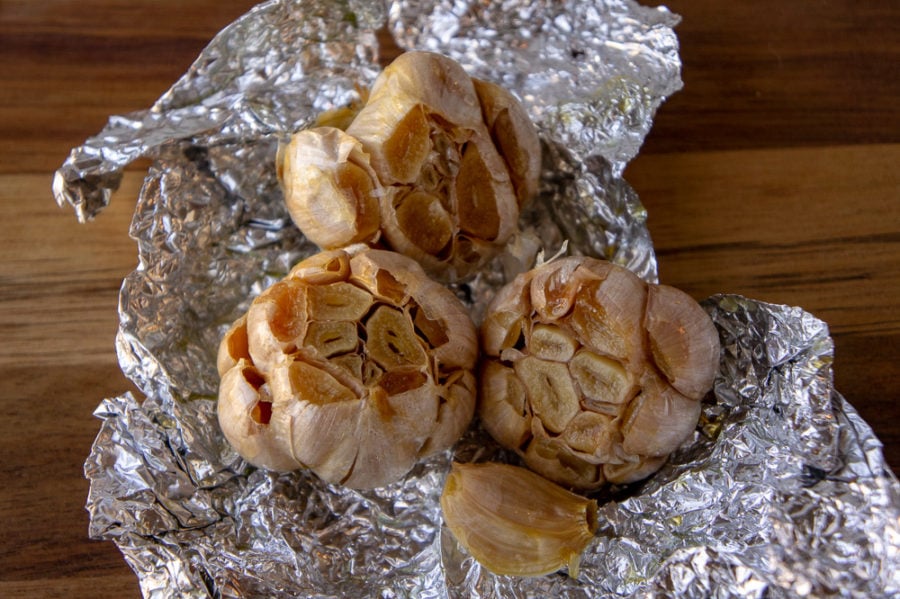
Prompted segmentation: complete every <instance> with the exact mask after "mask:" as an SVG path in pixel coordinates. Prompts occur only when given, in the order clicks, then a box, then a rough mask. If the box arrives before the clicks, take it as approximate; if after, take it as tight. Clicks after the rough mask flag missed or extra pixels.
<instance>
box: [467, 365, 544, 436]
mask: <svg viewBox="0 0 900 599" xmlns="http://www.w3.org/2000/svg"><path fill="white" fill-rule="evenodd" d="M480 385H481V393H480V395H479V398H480V403H479V416H480V418H481V422H482V424H483V426H484V427H485V430H487V432H488V434H490V435H491V437H493V438H494V439H496V440H497V442H498V443H500V444H501V445H503V446H504V447H512V448H520V447H522V446H523V445H524V444H525V442H526V441H527V440H528V439H529V438H530V437H531V412H530V410H529V409H528V407H527V405H526V398H525V387H524V385H522V382H521V381H520V380H519V377H517V376H516V374H515V372H514V371H513V369H512V368H508V367H506V366H503V365H502V364H501V363H499V362H494V361H491V362H486V363H485V364H484V367H483V368H482V370H481V377H480Z"/></svg>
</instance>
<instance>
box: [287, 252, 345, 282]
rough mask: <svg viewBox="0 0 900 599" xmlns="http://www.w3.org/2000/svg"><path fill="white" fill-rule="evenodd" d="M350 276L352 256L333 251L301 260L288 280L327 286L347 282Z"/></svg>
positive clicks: (289, 274) (290, 273)
mask: <svg viewBox="0 0 900 599" xmlns="http://www.w3.org/2000/svg"><path fill="white" fill-rule="evenodd" d="M349 275H350V255H349V254H348V253H347V252H345V251H344V250H331V251H324V252H319V253H318V254H313V255H312V256H310V257H309V258H306V259H305V260H301V261H300V262H298V263H297V264H295V265H294V267H293V268H291V271H290V272H289V273H288V276H287V277H286V278H288V279H301V280H303V281H305V282H306V283H308V284H310V285H327V284H329V283H339V282H341V281H346V280H347V277H348V276H349Z"/></svg>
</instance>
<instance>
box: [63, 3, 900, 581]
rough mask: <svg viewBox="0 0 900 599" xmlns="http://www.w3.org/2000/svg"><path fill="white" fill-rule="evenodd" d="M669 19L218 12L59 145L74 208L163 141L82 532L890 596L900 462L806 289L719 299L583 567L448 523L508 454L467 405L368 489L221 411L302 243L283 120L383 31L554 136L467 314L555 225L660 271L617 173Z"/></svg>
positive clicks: (287, 123) (338, 562) (430, 574)
mask: <svg viewBox="0 0 900 599" xmlns="http://www.w3.org/2000/svg"><path fill="white" fill-rule="evenodd" d="M677 23H678V17H677V16H675V15H673V14H672V13H671V12H669V11H667V10H665V9H657V8H647V7H643V6H640V5H638V4H637V3H635V2H630V1H627V0H596V1H593V2H576V1H568V2H565V1H561V2H556V1H551V0H543V1H532V0H529V1H520V0H506V1H499V2H493V3H487V2H479V1H475V0H469V1H466V0H459V1H446V2H441V1H437V0H410V1H407V2H385V3H377V2H360V1H352V0H345V1H341V2H331V1H324V0H323V1H319V2H316V1H311V0H307V1H303V0H294V1H289V0H272V1H270V2H266V3H263V4H260V5H258V6H257V7H256V8H254V9H253V10H251V11H250V12H249V13H247V14H246V15H245V16H243V17H242V18H240V19H239V20H238V21H236V22H235V23H233V24H232V25H230V26H229V27H227V28H226V29H225V30H223V31H222V32H221V33H220V34H219V35H218V36H217V37H216V38H215V39H214V40H212V42H211V43H210V45H209V46H208V47H207V48H206V50H204V52H203V53H202V54H201V56H200V57H199V58H198V59H197V61H196V62H195V64H194V65H193V66H192V67H191V68H190V70H189V71H188V72H187V73H186V74H185V75H184V76H183V77H182V78H181V79H180V80H179V81H178V82H176V83H175V84H174V86H173V87H172V88H171V89H170V90H169V91H168V92H167V93H166V94H165V95H164V96H163V97H161V98H160V99H159V100H158V101H157V103H156V104H155V105H154V106H153V107H151V108H150V109H148V110H145V111H141V112H137V113H134V114H130V115H125V116H116V117H113V118H111V119H110V121H109V124H108V125H107V127H106V128H105V129H104V130H103V131H102V132H100V133H99V134H98V135H97V136H96V137H93V138H91V139H89V140H87V141H86V142H85V144H84V145H83V146H81V147H79V148H76V149H74V150H73V151H72V153H71V155H70V157H69V159H68V160H67V161H66V162H65V164H64V165H63V166H62V167H61V168H60V169H59V171H58V172H57V174H56V177H55V179H54V185H53V187H54V193H55V195H56V197H57V201H58V202H60V203H61V204H70V205H71V206H72V207H73V208H74V210H75V212H76V215H77V217H78V218H79V219H80V220H87V219H90V218H93V217H94V216H95V215H97V214H98V213H99V212H100V210H101V209H102V208H103V206H105V205H106V203H107V202H108V201H109V196H110V193H111V191H112V190H114V189H115V188H116V186H117V185H118V182H119V180H120V178H121V173H122V170H123V169H124V167H125V166H126V165H128V164H129V163H130V162H131V161H133V160H135V159H136V158H138V157H142V156H144V157H150V158H152V159H153V166H152V167H151V169H150V171H149V172H148V174H147V177H146V180H145V183H144V186H143V188H142V190H141V193H140V197H139V198H138V199H137V206H136V210H135V215H134V220H133V223H132V227H131V234H132V236H133V237H134V238H135V240H136V241H137V243H138V252H139V266H138V268H137V269H136V270H135V271H134V272H133V273H131V274H130V275H129V276H128V277H127V278H126V279H125V281H124V282H123V285H122V290H121V295H120V309H119V313H120V328H119V334H118V337H117V352H118V355H119V362H120V365H121V368H122V370H123V372H125V374H126V375H127V376H128V377H129V378H130V379H131V380H133V381H134V382H135V384H136V385H137V386H138V388H139V389H140V391H141V392H142V394H143V395H144V397H143V398H140V399H138V398H135V397H133V396H132V395H131V394H125V395H122V396H120V397H116V398H110V399H105V400H103V401H102V402H101V403H100V405H99V407H98V408H97V410H96V416H98V417H99V418H100V419H101V420H102V424H101V428H100V432H99V434H98V436H97V439H96V441H95V443H94V446H93V448H92V451H91V453H90V455H89V456H88V458H87V461H86V463H85V474H86V476H87V478H88V479H89V480H90V483H91V487H90V494H89V497H88V502H87V509H88V511H89V513H90V534H91V535H92V536H93V537H95V538H100V539H109V540H112V541H114V542H115V543H116V544H117V545H118V546H119V548H120V549H121V551H122V554H123V555H124V557H125V559H126V560H127V562H128V563H129V565H130V566H131V567H132V568H133V569H134V571H135V572H136V573H137V575H138V578H139V582H140V586H141V590H142V592H143V594H144V596H145V597H197V598H200V597H247V598H249V597H354V598H356V597H485V598H487V597H496V598H500V597H585V598H587V597H622V596H638V597H659V596H663V597H698V598H699V597H759V598H762V597H767V598H775V597H794V596H816V597H825V596H841V597H860V598H862V597H866V598H868V597H889V596H892V595H895V594H897V593H900V567H898V566H900V555H898V553H900V549H898V548H900V486H898V483H897V480H896V478H895V477H894V476H893V474H892V473H891V472H890V469H889V468H888V467H887V465H886V464H885V462H884V458H883V455H882V451H881V444H880V443H879V441H878V440H877V439H876V438H875V437H874V435H873V433H872V430H871V428H870V427H869V426H868V425H867V424H866V423H865V422H863V421H862V420H861V419H860V418H859V416H858V414H857V413H856V412H855V411H854V409H853V408H852V407H851V406H850V405H848V404H847V403H846V402H845V401H844V400H843V398H842V397H841V396H840V394H839V393H838V392H837V391H836V390H835V389H834V388H833V386H832V376H831V367H832V345H831V340H830V337H829V335H828V330H827V326H826V325H825V324H824V323H823V322H821V321H819V320H817V319H816V318H814V317H813V316H812V315H810V314H808V313H806V312H804V311H803V310H802V309H799V308H789V307H785V306H774V305H768V304H763V303H760V302H756V301H753V300H750V299H747V298H742V297H737V296H730V295H720V296H715V297H712V298H709V299H707V300H706V301H705V303H704V305H705V307H706V308H707V310H708V311H709V313H710V314H711V316H712V317H713V320H714V322H715V323H716V326H717V327H718V330H719V332H720V336H721V340H722V347H723V353H722V360H721V366H720V372H719V375H718V378H717V382H716V388H715V393H714V396H713V394H711V396H710V397H709V398H708V399H707V400H706V402H705V404H704V410H703V415H702V419H701V423H700V426H699V427H698V429H697V431H696V432H695V434H694V437H693V438H692V439H691V440H689V442H687V443H686V444H685V446H684V447H683V448H682V449H681V450H679V451H678V452H677V453H676V454H675V455H674V456H673V457H672V459H671V460H670V461H669V463H668V464H667V465H666V466H665V467H664V468H663V470H661V471H660V472H659V473H657V474H656V475H654V476H653V477H652V478H651V479H649V480H648V481H646V482H645V483H643V484H642V485H639V486H638V487H636V488H630V489H621V490H616V491H615V492H612V493H607V494H605V495H604V496H602V497H600V499H601V501H603V504H602V506H601V518H600V521H601V524H600V528H599V530H598V532H597V535H596V539H595V540H594V542H592V544H591V545H590V546H589V547H588V549H587V551H586V553H585V556H584V559H583V564H582V568H581V572H580V574H579V578H578V579H577V580H573V579H571V578H569V577H567V576H566V574H565V573H564V572H561V573H558V574H554V575H550V576H544V577H539V578H513V577H504V576H494V575H492V574H490V573H489V572H486V571H484V570H483V569H482V568H480V566H479V565H478V564H477V563H476V562H474V561H473V560H472V559H471V558H470V557H469V556H467V555H466V554H465V552H464V550H463V549H461V548H460V547H459V546H458V545H457V544H456V542H455V540H454V539H453V537H452V535H450V534H449V532H447V531H446V530H445V529H443V528H442V525H441V514H440V509H439V505H438V498H439V495H440V491H441V487H442V484H443V480H444V477H445V475H446V473H447V469H448V466H449V463H450V460H451V459H458V460H464V461H471V460H487V459H503V458H505V454H504V453H503V452H502V451H500V450H499V449H498V448H497V446H496V445H495V444H493V443H492V442H491V441H490V439H489V438H487V436H486V435H485V434H484V433H483V432H481V431H480V430H479V429H478V428H477V424H476V425H474V426H473V428H472V429H471V430H470V431H469V432H468V433H467V434H466V436H465V437H464V438H463V439H462V440H461V441H460V443H459V444H458V445H457V447H456V449H455V450H454V451H453V454H452V455H451V453H450V452H448V453H447V454H445V455H441V456H437V457H434V458H432V459H430V460H429V461H427V462H423V463H421V464H419V465H418V466H417V467H416V468H415V469H414V470H413V471H412V472H411V473H410V475H409V476H407V477H406V478H405V479H404V480H402V481H400V482H397V483H395V484H393V485H391V486H389V487H386V488H383V489H379V490H376V491H371V492H364V493H361V492H357V491H352V490H348V489H343V488H340V487H336V486H331V485H326V484H323V483H322V482H321V481H319V480H318V479H317V478H315V477H314V476H312V475H309V474H305V473H302V472H297V473H291V474H281V475H278V474H273V473H269V472H265V471H262V470H257V469H253V468H251V467H249V466H248V465H247V464H246V463H244V462H243V460H241V458H240V457H239V456H237V455H236V454H235V453H234V452H233V451H232V450H231V449H230V448H229V447H228V445H227V443H226V442H225V441H224V438H223V437H222V435H221V433H220V431H219V427H218V423H217V420H216V407H215V397H216V390H217V384H218V380H217V374H216V370H215V351H216V348H217V346H218V342H219V338H220V336H221V334H222V333H223V332H224V330H225V329H226V328H227V326H228V325H229V324H230V323H231V322H232V321H233V320H234V319H235V318H236V317H237V316H238V315H239V314H240V313H242V312H243V311H244V310H245V309H246V307H247V305H248V304H249V301H250V299H251V298H252V297H253V296H255V295H256V294H258V293H259V292H261V291H262V290H263V289H264V288H266V287H267V286H268V285H270V284H271V283H273V282H275V281H276V280H278V279H279V278H280V277H281V276H283V275H284V274H285V273H286V272H287V270H288V269H289V267H290V266H291V264H293V263H294V262H296V261H297V260H299V259H300V258H302V257H304V256H306V255H309V254H310V253H312V252H314V251H315V247H314V246H313V245H312V244H310V243H309V242H308V241H306V240H305V239H304V238H303V236H302V235H301V234H300V233H299V232H298V231H297V230H296V228H295V227H294V226H293V225H292V224H291V221H290V219H289V217H288V216H287V213H286V211H285V209H284V207H283V205H282V204H283V200H282V197H281V194H280V191H279V189H278V184H277V180H276V176H275V167H274V156H275V150H276V148H277V145H278V141H279V140H280V139H284V138H285V137H287V136H288V135H289V134H290V132H292V131H294V130H297V129H300V128H303V127H306V126H308V125H310V124H311V123H312V122H313V121H314V120H315V118H316V116H317V115H318V114H320V113H322V112H323V111H326V110H331V109H334V108H340V107H342V106H345V105H347V104H349V103H351V102H353V101H354V100H357V99H358V98H359V94H360V90H363V89H365V87H366V86H368V85H369V84H370V83H371V82H372V81H373V80H374V78H375V76H377V74H378V72H379V70H380V65H379V55H380V51H379V39H383V36H384V34H385V31H386V32H389V34H390V35H392V36H393V38H394V39H395V40H396V42H397V43H398V44H399V45H400V46H401V47H403V48H410V49H421V50H432V51H436V52H440V53H442V54H446V55H449V56H451V57H452V58H454V59H456V60H458V61H459V62H461V63H462V64H463V65H464V66H465V67H466V68H467V70H469V72H470V73H471V74H473V75H475V76H478V77H481V78H485V79H489V80H493V81H495V82H497V83H500V84H502V85H503V86H504V87H506V88H508V89H510V90H511V91H513V92H514V93H515V94H516V95H517V96H518V97H519V98H520V99H521V100H522V102H523V104H524V105H525V107H526V109H527V110H528V111H529V113H530V115H531V117H532V118H533V119H534V122H535V123H536V124H537V126H538V129H539V132H540V135H541V138H542V142H543V145H544V155H545V164H544V169H543V173H542V190H541V197H540V198H539V199H538V201H537V202H535V203H534V206H533V208H532V209H531V210H530V211H529V213H527V214H525V215H523V219H522V226H523V229H524V231H525V233H524V234H523V235H522V236H521V237H520V238H518V239H517V240H516V241H515V242H514V243H513V244H512V246H511V248H510V252H509V253H508V254H507V255H505V256H502V257H501V258H500V259H498V260H497V261H496V263H495V264H494V265H492V267H491V268H489V269H486V270H485V272H484V273H482V274H481V275H479V276H478V277H477V278H476V279H475V280H473V281H471V282H469V283H467V284H463V285H458V286H456V288H455V291H456V292H457V293H458V294H459V296H460V297H461V298H463V299H464V300H465V301H467V302H468V303H469V305H470V306H471V308H472V311H473V314H475V317H476V318H477V317H478V314H479V308H480V307H482V306H483V305H484V303H485V302H486V301H487V300H488V299H489V298H490V296H491V295H492V293H493V292H494V291H495V290H496V288H497V286H498V285H500V284H501V283H502V282H503V281H504V280H505V279H506V278H507V277H509V276H510V275H511V274H513V273H514V272H516V271H517V270H521V269H522V268H525V267H527V266H529V265H530V262H531V261H532V260H533V259H534V258H535V257H536V255H537V254H539V253H542V252H546V255H552V254H553V253H555V252H556V251H557V250H559V249H560V248H561V247H565V246H566V244H567V247H568V249H569V250H570V251H572V252H576V253H584V254H590V255H595V256H601V257H605V258H608V259H611V260H614V261H616V262H618V263H620V264H623V265H625V266H628V267H629V268H631V269H632V270H634V271H635V272H636V273H638V274H639V275H640V276H642V277H643V278H645V279H646V280H648V281H655V280H656V276H657V275H656V262H655V257H654V253H653V246H652V242H651V239H650V236H649V234H648V232H647V229H646V225H645V217H646V215H645V213H644V210H643V208H642V206H641V205H640V202H639V200H638V198H637V196H636V194H635V193H634V191H633V190H632V189H631V188H630V187H629V186H628V184H627V183H626V182H625V181H624V180H623V178H622V172H623V170H624V167H625V165H626V164H627V163H628V161H629V160H630V159H632V158H633V157H634V156H635V155H636V153H637V152H638V150H639V148H640V145H641V143H642V141H643V139H644V137H645V136H646V134H647V132H648V131H649V129H650V126H651V124H652V119H653V115H654V114H655V111H656V110H657V108H658V107H659V106H660V105H661V103H662V102H663V101H664V100H665V99H666V98H667V97H668V96H669V95H671V94H673V93H675V92H676V91H678V89H680V87H681V80H680V67H681V63H680V59H679V56H678V42H677V38H676V36H675V33H674V31H673V28H674V27H675V25H676V24H677ZM385 24H386V26H385ZM379 30H381V31H380V33H379ZM380 36H381V37H380Z"/></svg>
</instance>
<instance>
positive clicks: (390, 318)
mask: <svg viewBox="0 0 900 599" xmlns="http://www.w3.org/2000/svg"><path fill="white" fill-rule="evenodd" d="M365 329H366V352H367V353H368V354H369V356H371V357H372V359H373V360H375V362H376V363H377V364H378V365H379V366H381V367H382V368H385V369H389V368H394V367H398V366H407V365H412V366H424V365H425V363H426V360H427V359H428V358H427V355H426V354H425V349H424V347H423V346H422V343H421V342H420V341H419V338H418V336H417V335H416V333H415V329H414V327H413V325H412V323H411V322H410V319H409V316H408V315H407V314H406V313H404V312H402V311H400V310H396V309H394V308H390V307H388V306H379V307H378V308H376V309H375V312H374V313H373V314H372V315H371V316H370V317H369V319H368V320H366V322H365Z"/></svg>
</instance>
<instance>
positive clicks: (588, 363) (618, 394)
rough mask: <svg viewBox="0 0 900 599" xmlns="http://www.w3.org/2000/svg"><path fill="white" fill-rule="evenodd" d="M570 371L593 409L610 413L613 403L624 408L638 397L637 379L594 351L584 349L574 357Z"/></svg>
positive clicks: (588, 406)
mask: <svg viewBox="0 0 900 599" xmlns="http://www.w3.org/2000/svg"><path fill="white" fill-rule="evenodd" d="M569 372H570V373H571V375H572V378H573V379H574V380H575V383H576V384H577V385H578V389H579V391H581V394H582V396H583V397H584V400H585V401H584V404H585V407H587V408H589V409H593V410H597V411H601V412H607V411H609V408H608V406H609V405H610V404H611V405H612V406H621V405H623V404H624V403H625V402H627V401H628V400H629V399H631V398H632V397H633V396H634V393H635V379H634V376H633V375H632V374H631V373H630V372H628V371H627V370H625V368H623V367H622V365H621V364H620V363H619V362H618V361H616V360H613V359H610V358H607V357H605V356H601V355H599V354H595V353H594V352H592V351H590V350H587V349H580V350H578V352H577V353H575V355H573V357H572V359H571V360H569ZM613 410H614V413H617V412H618V410H617V409H615V408H613Z"/></svg>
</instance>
